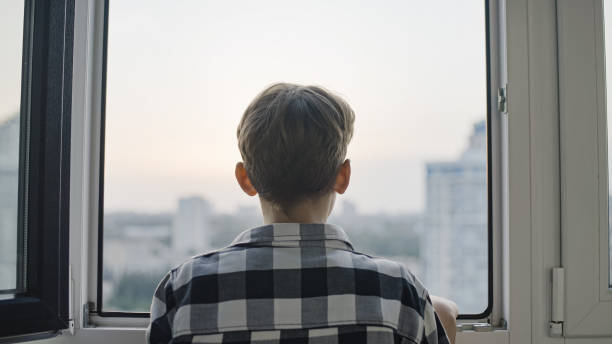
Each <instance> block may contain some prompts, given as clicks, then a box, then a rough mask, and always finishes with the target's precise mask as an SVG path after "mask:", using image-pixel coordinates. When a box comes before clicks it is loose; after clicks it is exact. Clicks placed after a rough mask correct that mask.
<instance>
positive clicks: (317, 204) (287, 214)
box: [260, 193, 336, 225]
mask: <svg viewBox="0 0 612 344" xmlns="http://www.w3.org/2000/svg"><path fill="white" fill-rule="evenodd" d="M335 199H336V197H335V193H330V194H329V195H326V196H322V197H320V198H318V199H316V200H306V201H304V202H301V203H298V204H296V205H295V206H293V207H291V209H286V211H283V210H281V209H280V207H277V206H273V205H272V204H270V203H269V202H267V201H266V200H263V199H261V198H260V203H261V211H262V213H263V219H264V224H266V225H268V224H271V223H325V222H327V218H328V217H329V214H330V213H331V211H332V209H333V207H334V202H335Z"/></svg>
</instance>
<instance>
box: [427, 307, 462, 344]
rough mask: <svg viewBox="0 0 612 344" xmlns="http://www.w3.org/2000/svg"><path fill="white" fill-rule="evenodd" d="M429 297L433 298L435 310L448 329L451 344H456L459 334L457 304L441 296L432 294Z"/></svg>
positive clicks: (447, 333)
mask: <svg viewBox="0 0 612 344" xmlns="http://www.w3.org/2000/svg"><path fill="white" fill-rule="evenodd" d="M429 297H430V298H431V303H432V304H433V308H434V310H435V311H436V313H437V314H438V317H439V318H440V322H442V326H444V329H445V330H446V335H447V336H448V339H449V340H450V342H451V344H454V343H455V337H456V335H457V316H458V315H459V309H458V308H457V304H456V303H454V302H453V301H451V300H447V299H444V298H442V297H439V296H434V295H430V296H429Z"/></svg>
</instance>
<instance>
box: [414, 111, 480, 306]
mask: <svg viewBox="0 0 612 344" xmlns="http://www.w3.org/2000/svg"><path fill="white" fill-rule="evenodd" d="M486 142H487V141H486V122H485V121H481V122H478V123H476V124H474V128H473V132H472V134H471V136H470V138H469V142H468V146H467V149H466V150H465V151H464V152H463V153H462V155H461V156H460V157H459V159H457V160H455V161H443V162H430V163H427V165H426V170H427V172H426V179H427V181H426V183H427V186H426V206H425V216H424V219H423V221H424V222H423V226H424V233H423V236H422V238H423V240H422V243H421V257H422V259H423V274H422V276H423V278H424V283H425V285H426V286H427V287H428V288H429V290H430V292H431V293H432V294H436V295H440V296H445V297H449V298H451V299H452V300H454V301H455V302H456V303H457V305H458V306H459V309H460V310H461V313H464V314H466V313H468V314H469V313H472V314H474V313H481V312H482V311H484V309H485V308H486V304H487V297H486V295H487V206H488V202H487V179H486V178H487V170H486V166H487V164H486V161H487V160H486V151H487V150H486Z"/></svg>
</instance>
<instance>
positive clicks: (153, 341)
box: [146, 271, 175, 344]
mask: <svg viewBox="0 0 612 344" xmlns="http://www.w3.org/2000/svg"><path fill="white" fill-rule="evenodd" d="M171 276H172V271H170V272H168V273H167V274H166V276H164V278H163V279H162V280H161V282H159V285H158V286H157V289H156V290H155V294H154V295H153V301H152V302H151V322H150V323H149V327H148V328H147V332H146V336H147V344H165V343H169V342H170V340H172V328H171V327H170V324H171V321H170V319H169V312H170V310H171V309H172V307H173V305H174V304H175V302H174V294H173V289H172V283H171Z"/></svg>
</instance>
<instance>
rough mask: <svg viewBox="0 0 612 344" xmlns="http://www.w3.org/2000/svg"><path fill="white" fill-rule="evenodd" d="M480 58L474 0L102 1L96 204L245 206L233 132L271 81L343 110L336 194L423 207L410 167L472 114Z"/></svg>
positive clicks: (7, 77) (441, 153) (482, 96)
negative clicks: (325, 97) (106, 6)
mask: <svg viewBox="0 0 612 344" xmlns="http://www.w3.org/2000/svg"><path fill="white" fill-rule="evenodd" d="M6 6H9V7H10V6H13V5H11V4H9V5H7V4H6V3H3V4H2V7H6ZM21 6H23V5H22V4H21V5H15V8H16V9H18V10H19V11H22V10H21V8H22V7H21ZM16 18H17V15H16V14H14V13H10V11H0V19H1V20H2V23H4V24H2V28H3V30H2V32H0V39H1V40H2V42H7V43H8V46H13V47H14V49H12V50H11V49H3V50H2V51H1V52H0V66H1V67H0V68H2V75H3V77H2V79H1V80H0V121H2V118H3V116H4V117H6V116H7V115H8V114H10V113H12V112H14V111H16V109H17V108H18V100H19V98H18V97H19V90H18V88H17V87H15V86H16V85H17V84H18V82H19V73H18V72H16V71H15V70H16V69H18V68H17V67H18V65H19V61H20V53H19V54H17V52H18V50H19V48H20V44H21V36H20V35H21V27H18V26H19V25H18V24H19V23H18V20H17V19H16ZM10 23H14V24H15V25H8V24H10ZM5 26H7V28H6V29H5ZM9 26H10V28H9ZM11 30H12V31H11ZM13 31H14V32H13ZM5 46H6V45H5ZM485 67H486V66H485V31H484V1H482V0H476V1H474V0H470V1H455V0H439V1H417V0H412V1H406V0H401V1H399V0H398V1H351V0H344V1H330V0H327V1H322V0H316V1H299V2H298V1H277V0H263V1H257V2H253V1H237V0H233V1H232V0H230V1H187V0H185V1H180V2H176V1H160V0H155V1H152V0H146V1H145V0H130V1H113V0H111V1H110V12H109V38H108V73H107V110H106V120H107V122H106V159H105V207H106V211H116V210H134V211H147V212H157V211H172V210H174V209H175V208H176V205H177V199H178V198H179V197H184V196H190V195H201V196H203V197H205V198H207V199H208V200H210V201H211V202H212V203H213V204H214V206H215V207H216V208H217V210H220V211H233V210H234V209H235V208H236V207H237V206H239V205H253V206H256V205H257V204H258V203H257V200H256V199H255V198H250V197H248V196H246V195H244V194H243V193H242V191H241V190H240V188H239V187H238V185H237V184H236V182H235V180H234V172H233V171H234V167H235V164H236V162H237V161H239V160H240V155H239V151H238V148H237V142H236V127H237V125H238V121H239V120H240V117H241V115H242V113H243V111H244V109H245V108H246V106H247V105H248V103H249V102H250V101H251V100H252V99H253V98H254V97H255V95H256V94H257V93H259V92H260V91H261V90H262V89H263V88H265V87H266V86H267V85H269V84H271V83H274V82H279V81H284V82H295V83H301V84H316V85H321V86H324V87H326V88H328V89H331V90H333V91H335V92H337V93H339V94H340V95H341V96H343V97H344V98H345V99H346V100H347V101H348V102H349V103H350V104H351V106H352V107H353V109H354V110H355V113H356V122H355V135H354V138H353V141H352V142H351V144H350V145H349V151H348V156H347V157H348V158H350V159H351V164H352V173H353V174H352V179H351V185H350V186H349V189H348V190H347V192H346V194H345V195H342V196H341V197H340V200H341V201H340V203H341V202H342V200H350V201H351V202H353V203H355V204H356V205H357V207H358V209H359V210H360V211H363V212H367V213H374V212H389V213H397V212H418V211H422V209H423V205H424V197H425V190H424V185H425V184H424V183H425V175H424V169H425V166H424V164H425V163H426V162H428V161H440V160H453V159H456V158H457V157H458V156H459V155H460V153H461V151H462V150H463V149H464V148H465V147H466V145H467V139H468V137H469V134H470V132H471V130H472V125H473V124H474V123H475V122H476V121H478V120H480V119H483V118H484V117H485V115H486V74H485ZM5 69H6V70H5ZM13 109H15V110H13Z"/></svg>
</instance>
